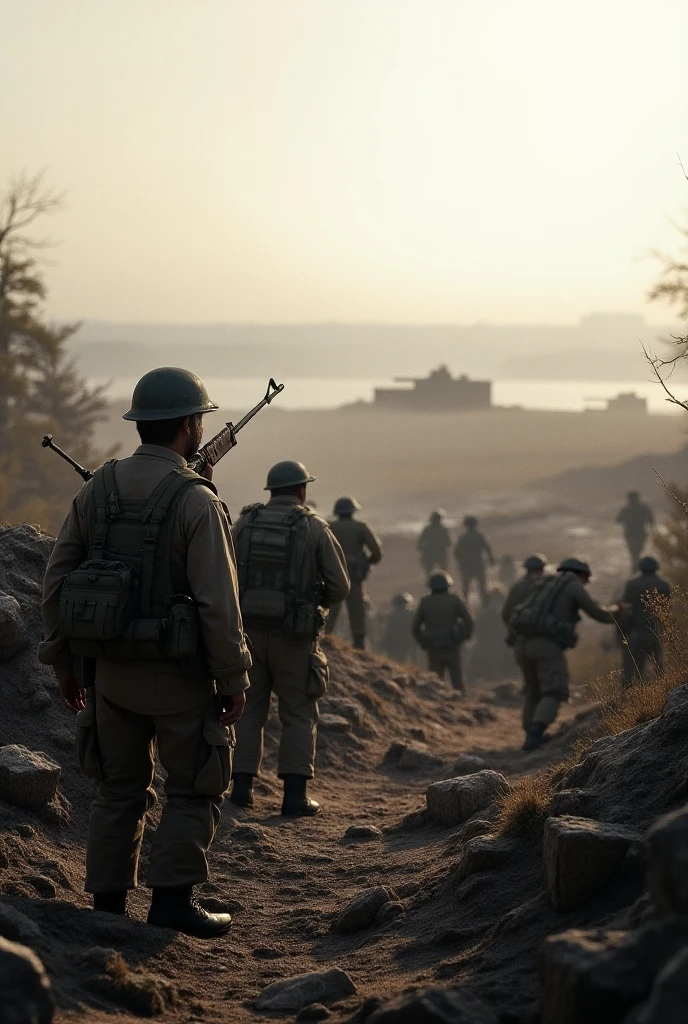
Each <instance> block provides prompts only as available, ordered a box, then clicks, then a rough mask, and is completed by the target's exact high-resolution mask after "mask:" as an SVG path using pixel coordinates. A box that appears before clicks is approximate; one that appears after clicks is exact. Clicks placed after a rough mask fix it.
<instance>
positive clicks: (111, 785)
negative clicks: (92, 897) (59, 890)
mask: <svg viewBox="0 0 688 1024" xmlns="http://www.w3.org/2000/svg"><path fill="white" fill-rule="evenodd" d="M119 669H120V671H122V666H119ZM131 674H132V675H134V676H136V674H137V673H136V671H135V670H132V673H131ZM149 675H150V678H142V679H141V680H140V682H141V687H140V689H139V694H138V698H137V703H138V704H139V705H140V704H141V703H143V704H145V703H146V698H148V701H149V702H152V704H151V703H149V707H148V712H147V713H143V711H142V710H140V709H137V710H130V709H127V708H125V707H122V706H120V705H119V704H116V703H114V701H113V700H112V699H111V697H106V696H105V695H104V694H103V693H101V692H99V691H98V689H96V691H95V693H93V691H91V692H90V694H89V701H88V705H87V707H86V709H85V710H84V711H81V712H79V714H78V715H77V758H78V761H79V765H80V767H81V769H82V771H83V772H84V774H86V775H88V776H89V777H91V778H96V779H97V780H98V791H97V793H96V797H95V800H94V801H93V804H92V807H91V816H90V820H89V826H88V839H87V847H86V891H87V892H113V891H116V890H121V889H132V888H134V887H135V886H136V885H137V882H138V864H139V855H140V851H141V842H142V839H143V833H144V828H145V822H146V813H147V811H149V810H150V808H151V807H152V806H153V804H154V803H155V800H156V797H155V791H154V789H153V779H154V775H155V751H156V746H157V752H158V755H159V758H160V761H161V763H162V766H163V768H164V770H165V773H166V779H165V783H164V792H165V803H164V806H163V809H162V815H161V818H160V824H159V825H158V827H157V829H156V831H155V834H154V836H153V839H152V843H151V852H150V861H149V867H148V877H147V884H148V885H149V886H151V887H152V886H169V887H176V886H180V887H181V886H192V885H196V884H198V883H201V882H204V881H206V879H207V878H208V862H207V858H206V854H207V851H208V848H209V847H210V844H211V843H212V841H213V837H214V835H215V830H216V828H217V825H218V823H219V820H220V806H221V804H222V796H223V793H224V792H225V790H226V789H227V787H228V785H229V779H230V774H231V745H232V743H233V730H230V729H227V728H226V727H225V726H222V725H220V723H219V722H218V721H217V719H216V718H215V717H214V714H213V711H214V708H213V703H212V700H211V699H210V697H209V690H208V687H207V685H206V684H198V683H197V684H193V686H191V685H190V684H189V683H188V682H186V681H185V682H184V683H180V686H181V688H182V689H183V690H184V691H185V699H184V704H185V705H187V706H186V707H185V708H184V710H182V711H178V712H170V711H166V712H165V713H158V712H156V710H155V706H154V705H155V701H154V700H152V696H153V693H154V691H155V688H156V679H155V674H154V673H150V674H149ZM160 682H161V680H160V679H158V680H157V683H158V685H159V684H160ZM130 685H131V678H129V679H128V680H127V686H130ZM112 689H113V687H112V686H108V691H109V692H110V693H112ZM191 697H193V699H194V703H192V704H191V706H188V705H189V700H190V698H191ZM160 703H162V704H166V703H168V700H167V699H163V700H161V702H160Z"/></svg>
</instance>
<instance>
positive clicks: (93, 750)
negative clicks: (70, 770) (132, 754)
mask: <svg viewBox="0 0 688 1024" xmlns="http://www.w3.org/2000/svg"><path fill="white" fill-rule="evenodd" d="M76 763H77V766H78V768H79V771H80V772H81V774H82V775H85V776H86V778H88V779H94V780H95V781H96V782H100V781H101V780H102V778H103V770H102V766H101V759H100V750H99V748H98V731H97V729H96V712H95V707H94V706H93V701H92V700H88V701H87V702H86V707H85V708H83V709H82V710H81V711H79V712H78V714H77V716H76Z"/></svg>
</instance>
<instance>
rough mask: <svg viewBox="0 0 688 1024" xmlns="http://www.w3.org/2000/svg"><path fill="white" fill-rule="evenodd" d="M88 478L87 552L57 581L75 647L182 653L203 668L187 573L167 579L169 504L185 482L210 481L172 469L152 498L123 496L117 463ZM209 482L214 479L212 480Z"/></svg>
mask: <svg viewBox="0 0 688 1024" xmlns="http://www.w3.org/2000/svg"><path fill="white" fill-rule="evenodd" d="M116 462H117V460H116V459H113V460H111V461H110V462H106V463H105V465H104V466H102V467H101V468H100V469H98V470H97V471H96V473H95V475H94V478H93V491H92V497H91V505H90V509H89V515H90V519H91V538H92V541H91V547H90V550H89V553H88V558H87V559H86V561H85V562H82V563H81V565H80V566H79V568H78V569H76V570H74V571H73V572H70V573H69V574H68V575H67V576H66V577H65V580H64V582H63V584H62V589H61V592H60V603H59V609H58V623H59V629H60V633H61V635H62V636H64V637H66V638H67V639H68V640H69V641H70V647H71V649H72V653H73V654H75V655H81V656H83V657H87V658H103V659H105V660H108V661H138V660H145V661H148V660H156V661H157V660H160V659H172V660H174V661H184V662H185V665H184V669H185V671H186V674H189V675H200V676H205V675H207V666H206V663H205V658H204V657H203V655H202V651H201V649H200V639H199V638H200V634H199V624H198V610H197V608H196V605H195V604H194V601H193V599H192V598H191V596H190V595H189V594H185V593H183V589H184V587H185V585H187V584H186V583H185V581H184V580H175V581H173V580H172V577H171V565H170V562H171V545H172V530H173V527H174V521H175V517H174V512H175V510H176V508H177V506H178V504H179V501H180V499H181V497H182V494H183V493H184V492H185V490H186V489H187V488H188V487H192V486H195V485H198V484H203V485H204V486H208V481H207V480H204V479H203V478H201V477H199V476H198V475H197V474H196V473H193V472H192V471H191V470H187V469H174V470H172V472H171V473H168V475H167V476H166V477H164V479H163V480H162V481H161V482H160V483H159V484H158V486H157V487H156V489H155V490H154V492H153V494H152V495H151V496H150V498H148V499H146V500H142V501H138V500H137V501H134V500H123V499H121V498H120V496H119V494H118V492H117V485H116V482H115V473H114V467H115V465H116ZM211 486H212V485H211Z"/></svg>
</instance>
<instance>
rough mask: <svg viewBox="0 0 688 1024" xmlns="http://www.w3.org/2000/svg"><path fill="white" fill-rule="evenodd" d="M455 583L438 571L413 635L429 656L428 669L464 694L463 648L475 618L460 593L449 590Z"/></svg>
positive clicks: (431, 581) (417, 615)
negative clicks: (445, 676) (445, 678)
mask: <svg viewBox="0 0 688 1024" xmlns="http://www.w3.org/2000/svg"><path fill="white" fill-rule="evenodd" d="M453 582H454V580H453V579H452V578H451V576H450V575H449V573H447V572H435V573H433V574H432V576H431V577H430V579H429V580H428V586H429V587H430V593H429V594H426V595H425V597H422V598H421V600H420V604H419V605H418V608H417V609H416V614H415V616H414V619H413V635H414V636H415V638H416V640H417V641H418V643H419V644H420V646H421V647H422V648H423V650H424V651H427V654H428V668H429V669H430V671H431V672H435V673H436V675H438V676H439V677H440V679H444V675H445V672H448V673H449V679H450V681H451V684H452V686H453V687H454V689H455V690H458V691H459V692H460V693H465V688H464V684H463V671H462V667H461V645H462V644H463V643H465V641H466V640H468V639H469V638H470V636H471V633H472V632H473V619H472V618H471V615H470V612H469V611H468V608H467V607H466V605H465V604H464V603H463V601H462V600H461V598H460V597H459V595H458V594H454V593H452V592H451V591H450V590H449V588H450V587H451V586H452V584H453Z"/></svg>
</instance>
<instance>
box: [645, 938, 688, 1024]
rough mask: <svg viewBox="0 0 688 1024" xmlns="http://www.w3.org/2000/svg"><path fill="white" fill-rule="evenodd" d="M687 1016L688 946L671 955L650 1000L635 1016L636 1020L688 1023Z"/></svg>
mask: <svg viewBox="0 0 688 1024" xmlns="http://www.w3.org/2000/svg"><path fill="white" fill-rule="evenodd" d="M687 1019H688V949H682V950H681V952H680V953H677V954H676V956H674V957H672V959H671V960H670V961H669V963H668V964H667V965H666V967H665V968H664V969H663V970H662V971H661V972H660V974H659V977H658V978H657V981H656V982H655V985H654V988H653V990H652V995H651V996H650V999H649V1002H647V1003H646V1004H645V1006H643V1007H642V1009H641V1010H640V1011H639V1012H638V1013H637V1014H634V1015H633V1017H632V1022H633V1024H686V1020H687Z"/></svg>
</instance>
